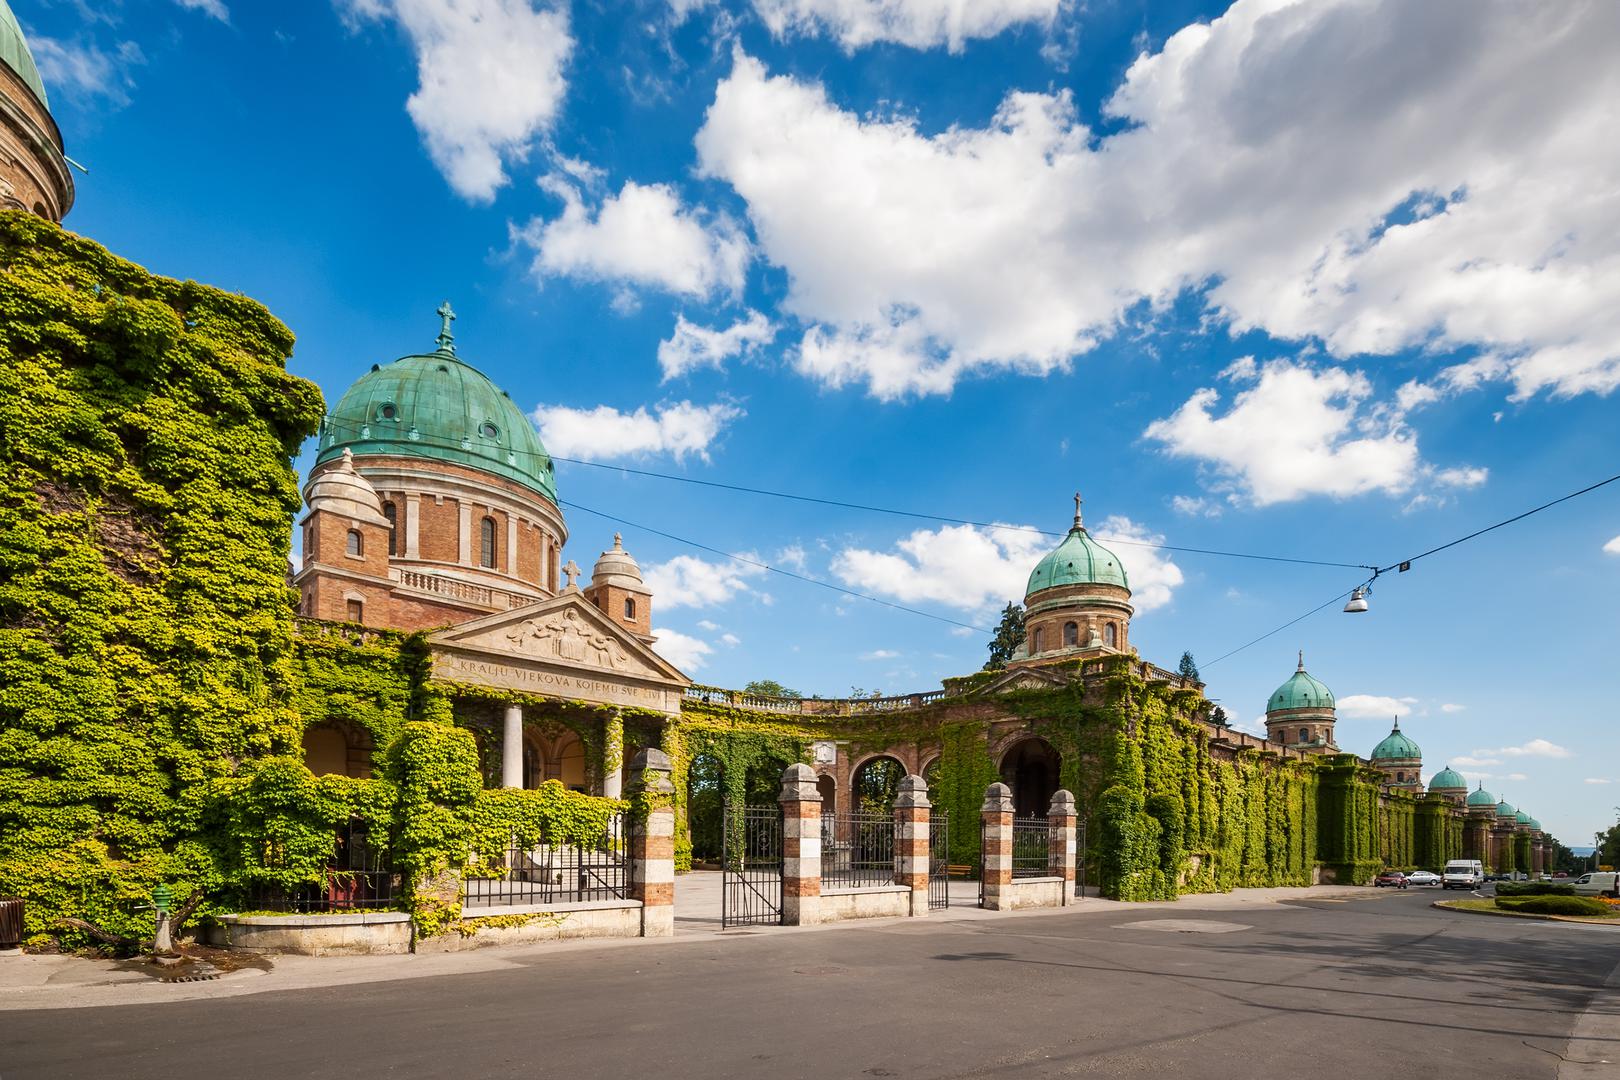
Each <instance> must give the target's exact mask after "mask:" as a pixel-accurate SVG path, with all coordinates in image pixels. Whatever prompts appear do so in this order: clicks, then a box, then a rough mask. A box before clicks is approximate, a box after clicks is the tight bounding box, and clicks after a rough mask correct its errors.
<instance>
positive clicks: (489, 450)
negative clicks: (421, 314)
mask: <svg viewBox="0 0 1620 1080" xmlns="http://www.w3.org/2000/svg"><path fill="white" fill-rule="evenodd" d="M439 317H440V319H442V320H443V326H442V328H441V330H440V331H439V339H438V348H437V349H435V350H434V351H433V352H431V353H424V354H420V355H414V356H402V357H400V358H399V359H398V360H395V361H394V362H393V363H391V364H387V365H382V366H373V367H372V369H371V370H370V371H369V372H367V373H366V374H364V375H362V376H360V378H359V379H358V380H357V381H356V382H355V384H354V385H353V386H351V387H349V389H348V390H347V391H345V392H344V394H343V397H342V398H341V399H339V401H338V403H337V405H336V406H335V407H334V408H333V409H332V412H331V414H330V415H329V416H327V418H326V419H325V420H324V421H322V423H321V434H320V444H321V449H320V453H319V454H318V455H317V456H316V458H315V461H316V463H317V464H319V463H320V462H322V461H330V460H331V459H333V458H335V457H337V456H338V454H339V453H341V452H342V451H343V450H344V449H353V450H354V451H355V452H356V453H358V454H393V455H398V456H402V457H414V458H430V459H433V460H436V461H446V462H451V463H453V464H457V465H465V466H468V467H469V468H473V469H479V470H482V471H483V472H488V473H494V474H495V475H497V476H503V477H505V478H507V479H508V480H514V481H516V482H517V483H519V484H522V485H523V486H524V487H527V488H529V489H531V490H533V491H536V492H539V493H540V494H541V495H543V496H545V497H546V498H547V499H549V500H551V501H552V502H553V503H555V502H556V501H557V483H556V478H555V476H554V475H553V469H552V464H551V456H550V455H549V454H547V453H546V448H545V446H544V445H543V444H542V443H541V442H540V433H539V432H537V431H536V430H535V428H534V424H533V423H532V422H531V421H530V420H529V418H528V417H527V416H525V415H524V414H523V410H522V409H520V408H518V407H517V405H516V404H514V403H513V401H512V399H511V398H509V397H507V396H506V394H505V393H504V392H503V391H501V390H500V388H498V387H497V386H496V385H495V384H494V383H493V382H491V381H490V380H489V378H488V377H487V376H485V375H484V374H483V372H481V371H479V370H477V369H476V368H474V367H472V366H471V365H470V364H467V363H466V362H464V361H463V360H461V359H460V358H459V357H458V356H457V355H456V346H455V342H454V339H453V337H452V336H451V334H450V320H451V319H454V318H455V313H454V312H452V311H451V310H450V305H449V304H448V303H447V304H444V305H443V306H441V307H440V308H439Z"/></svg>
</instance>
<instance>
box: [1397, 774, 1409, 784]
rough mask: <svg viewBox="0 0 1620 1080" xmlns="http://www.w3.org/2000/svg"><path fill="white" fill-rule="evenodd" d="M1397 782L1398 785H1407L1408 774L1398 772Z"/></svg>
mask: <svg viewBox="0 0 1620 1080" xmlns="http://www.w3.org/2000/svg"><path fill="white" fill-rule="evenodd" d="M1395 782H1396V783H1397V784H1404V783H1406V774H1405V773H1403V772H1397V773H1396V774H1395Z"/></svg>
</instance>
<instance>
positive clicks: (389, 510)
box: [383, 502, 399, 555]
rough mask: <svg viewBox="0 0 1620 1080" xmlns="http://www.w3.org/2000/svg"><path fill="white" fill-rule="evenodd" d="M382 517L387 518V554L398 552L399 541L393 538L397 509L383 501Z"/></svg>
mask: <svg viewBox="0 0 1620 1080" xmlns="http://www.w3.org/2000/svg"><path fill="white" fill-rule="evenodd" d="M383 517H385V518H387V519H388V554H390V555H398V554H399V541H398V540H397V539H395V530H396V529H398V527H399V510H398V508H396V507H395V506H394V504H393V503H391V502H385V503H383Z"/></svg>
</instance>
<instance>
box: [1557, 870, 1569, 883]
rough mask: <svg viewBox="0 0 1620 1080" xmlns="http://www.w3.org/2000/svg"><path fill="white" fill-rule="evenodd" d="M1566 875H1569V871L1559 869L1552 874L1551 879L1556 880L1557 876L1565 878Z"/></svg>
mask: <svg viewBox="0 0 1620 1080" xmlns="http://www.w3.org/2000/svg"><path fill="white" fill-rule="evenodd" d="M1567 877H1569V871H1567V870H1560V871H1558V873H1556V874H1554V875H1553V880H1555V881H1556V880H1557V879H1558V878H1567Z"/></svg>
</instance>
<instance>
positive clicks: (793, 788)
mask: <svg viewBox="0 0 1620 1080" xmlns="http://www.w3.org/2000/svg"><path fill="white" fill-rule="evenodd" d="M776 801H777V802H783V803H790V802H798V803H819V802H821V789H820V788H818V787H816V774H815V770H813V769H811V768H810V766H808V765H806V764H804V763H803V762H799V763H798V764H795V765H789V766H788V767H787V768H786V769H783V770H782V792H781V794H780V795H778V796H777V797H776Z"/></svg>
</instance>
